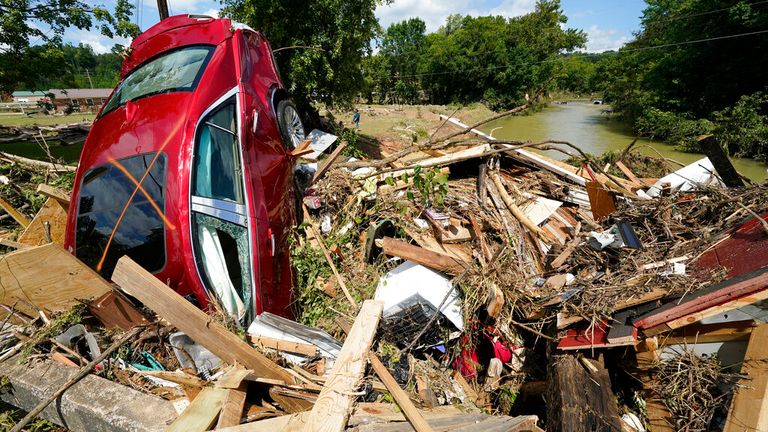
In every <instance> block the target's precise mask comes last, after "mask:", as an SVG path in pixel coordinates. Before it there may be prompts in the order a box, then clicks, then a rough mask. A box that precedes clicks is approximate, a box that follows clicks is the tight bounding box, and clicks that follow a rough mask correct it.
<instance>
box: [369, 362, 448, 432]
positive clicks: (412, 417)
mask: <svg viewBox="0 0 768 432" xmlns="http://www.w3.org/2000/svg"><path fill="white" fill-rule="evenodd" d="M368 360H369V361H370V362H371V366H373V370H374V371H375V372H376V375H378V376H379V378H380V379H381V382H383V383H384V385H385V386H387V390H389V394H391V395H392V397H393V398H394V399H395V402H397V405H399V406H400V408H401V409H402V410H403V413H405V418H406V419H408V422H409V423H410V424H411V426H413V428H414V429H415V430H416V432H433V430H432V428H431V427H430V426H429V424H428V423H427V421H426V420H424V417H422V416H421V413H419V410H417V409H416V407H415V406H413V403H412V402H411V399H410V398H409V397H408V394H407V393H406V392H404V391H403V389H401V388H400V385H399V384H398V383H397V381H395V378H394V377H393V376H392V374H390V373H389V371H388V370H387V368H386V367H385V366H384V364H383V363H381V360H379V357H378V356H377V355H376V354H375V353H372V352H369V353H368Z"/></svg>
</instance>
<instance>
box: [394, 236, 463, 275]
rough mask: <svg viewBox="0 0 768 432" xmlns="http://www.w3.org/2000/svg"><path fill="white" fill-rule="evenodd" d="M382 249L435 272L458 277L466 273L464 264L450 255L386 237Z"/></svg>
mask: <svg viewBox="0 0 768 432" xmlns="http://www.w3.org/2000/svg"><path fill="white" fill-rule="evenodd" d="M382 249H383V250H384V253H385V254H387V255H390V256H396V257H400V258H402V259H406V260H411V261H413V262H415V263H417V264H421V265H423V266H425V267H429V268H431V269H433V270H438V271H442V272H445V273H448V274H452V275H458V274H461V273H462V272H463V271H464V266H463V265H462V263H461V262H459V261H458V260H456V259H454V258H452V257H450V256H448V255H443V254H441V253H438V252H433V251H431V250H427V249H424V248H421V247H419V246H414V245H412V244H409V243H406V242H404V241H402V240H395V239H393V238H391V237H384V238H383V239H382Z"/></svg>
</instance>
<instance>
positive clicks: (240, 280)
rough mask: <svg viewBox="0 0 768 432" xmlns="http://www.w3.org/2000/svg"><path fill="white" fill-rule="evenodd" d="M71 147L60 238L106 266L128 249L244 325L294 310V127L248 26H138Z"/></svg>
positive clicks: (203, 22) (202, 21)
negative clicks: (80, 140)
mask: <svg viewBox="0 0 768 432" xmlns="http://www.w3.org/2000/svg"><path fill="white" fill-rule="evenodd" d="M120 77H121V80H120V83H119V84H118V85H117V87H116V88H115V90H114V91H113V92H112V95H111V96H110V98H109V100H108V101H107V102H106V103H105V104H104V106H103V107H102V109H101V111H100V113H99V115H98V117H97V118H96V120H95V121H94V123H93V127H92V129H91V132H90V134H89V135H88V139H87V140H86V142H85V145H84V147H83V151H82V154H81V155H80V164H79V166H78V169H77V174H76V177H75V186H74V190H73V193H72V201H73V203H75V205H72V206H71V207H70V210H69V215H68V225H67V235H66V247H67V249H68V250H69V251H70V252H71V253H73V254H74V255H75V256H77V257H78V258H79V259H81V260H82V261H83V262H85V263H86V264H88V265H89V266H91V267H92V268H94V269H95V270H97V271H98V272H99V273H101V274H102V275H103V276H104V277H106V278H110V276H111V274H112V271H113V270H114V267H115V265H116V263H117V260H118V259H119V258H120V257H122V256H123V255H128V256H130V257H131V258H132V259H134V260H135V261H136V262H138V263H139V264H141V265H142V266H143V267H144V268H145V269H147V270H148V271H150V272H152V273H153V274H155V276H157V278H158V279H160V280H162V281H163V282H165V283H167V284H169V285H170V286H171V287H172V288H173V289H175V290H176V291H177V292H178V293H179V294H181V295H184V296H187V297H188V298H189V299H190V300H193V301H195V302H196V303H197V304H198V305H199V306H200V307H201V308H204V309H205V308H207V307H208V306H209V303H210V302H217V303H218V304H219V305H220V306H222V307H223V308H224V309H225V310H226V311H228V312H229V313H230V314H231V315H232V316H234V317H236V318H237V319H238V320H240V322H241V323H242V324H244V325H247V324H248V323H249V322H250V321H251V320H252V318H253V317H254V316H255V315H257V314H260V313H261V312H262V311H268V312H272V313H275V314H279V315H283V316H288V317H290V316H291V313H290V308H289V305H290V303H291V291H292V273H291V266H290V261H289V253H288V248H287V238H288V236H289V234H290V233H289V231H290V228H291V226H293V225H294V223H295V206H294V203H295V200H294V184H293V159H292V157H291V154H290V151H291V149H292V148H294V147H295V146H296V145H297V144H298V143H300V142H301V141H303V139H304V128H303V126H302V122H301V119H300V116H299V114H298V112H297V110H296V108H295V106H294V105H293V104H292V103H291V102H290V101H289V100H288V98H287V93H286V91H285V89H284V88H283V85H282V84H281V82H280V78H279V74H278V71H277V68H276V66H275V61H274V58H273V57H272V50H271V48H270V46H269V43H268V42H267V40H266V39H265V38H264V37H262V36H261V34H259V33H258V32H255V31H253V30H251V29H249V28H247V27H245V26H243V25H240V24H236V23H234V22H231V21H230V20H229V19H214V18H211V17H206V16H194V15H183V16H174V17H170V18H168V19H165V20H163V21H162V22H160V23H159V24H157V25H155V26H154V27H152V28H151V29H149V30H147V31H146V32H144V33H143V34H141V35H140V36H139V37H137V38H136V39H135V40H134V41H133V43H132V44H131V46H130V48H129V54H128V56H127V58H126V59H125V61H124V62H123V67H122V71H121V74H120Z"/></svg>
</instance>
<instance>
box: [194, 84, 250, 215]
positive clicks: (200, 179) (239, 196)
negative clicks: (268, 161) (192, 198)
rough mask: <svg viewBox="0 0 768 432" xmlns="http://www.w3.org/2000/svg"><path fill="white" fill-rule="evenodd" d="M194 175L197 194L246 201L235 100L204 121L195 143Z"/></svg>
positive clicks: (205, 196)
mask: <svg viewBox="0 0 768 432" xmlns="http://www.w3.org/2000/svg"><path fill="white" fill-rule="evenodd" d="M193 175H194V184H193V189H192V194H193V195H196V196H200V197H204V198H211V199H217V200H223V201H232V202H236V203H240V204H242V203H243V187H242V177H243V176H242V169H241V165H240V149H239V141H238V136H237V124H236V121H235V101H234V99H231V100H229V101H227V102H225V103H224V105H222V106H221V107H219V108H217V109H216V110H215V111H214V112H212V113H211V114H209V115H207V116H206V117H205V118H204V119H203V121H202V122H201V124H200V128H199V129H198V133H197V142H196V144H195V163H194V173H193Z"/></svg>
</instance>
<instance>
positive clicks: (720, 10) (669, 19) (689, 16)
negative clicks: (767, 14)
mask: <svg viewBox="0 0 768 432" xmlns="http://www.w3.org/2000/svg"><path fill="white" fill-rule="evenodd" d="M766 3H768V0H761V1H756V2H754V3H747V4H746V5H747V6H749V7H753V6H759V5H762V4H766ZM736 6H738V5H733V6H728V7H726V8H721V9H713V10H708V11H704V12H697V13H694V14H690V15H683V16H670V17H660V18H656V19H654V20H653V21H651V22H650V23H651V24H656V23H661V22H665V21H677V20H681V19H686V18H694V17H698V16H702V15H710V14H713V13H719V12H725V11H729V10H731V9H733V8H735V7H736Z"/></svg>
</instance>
